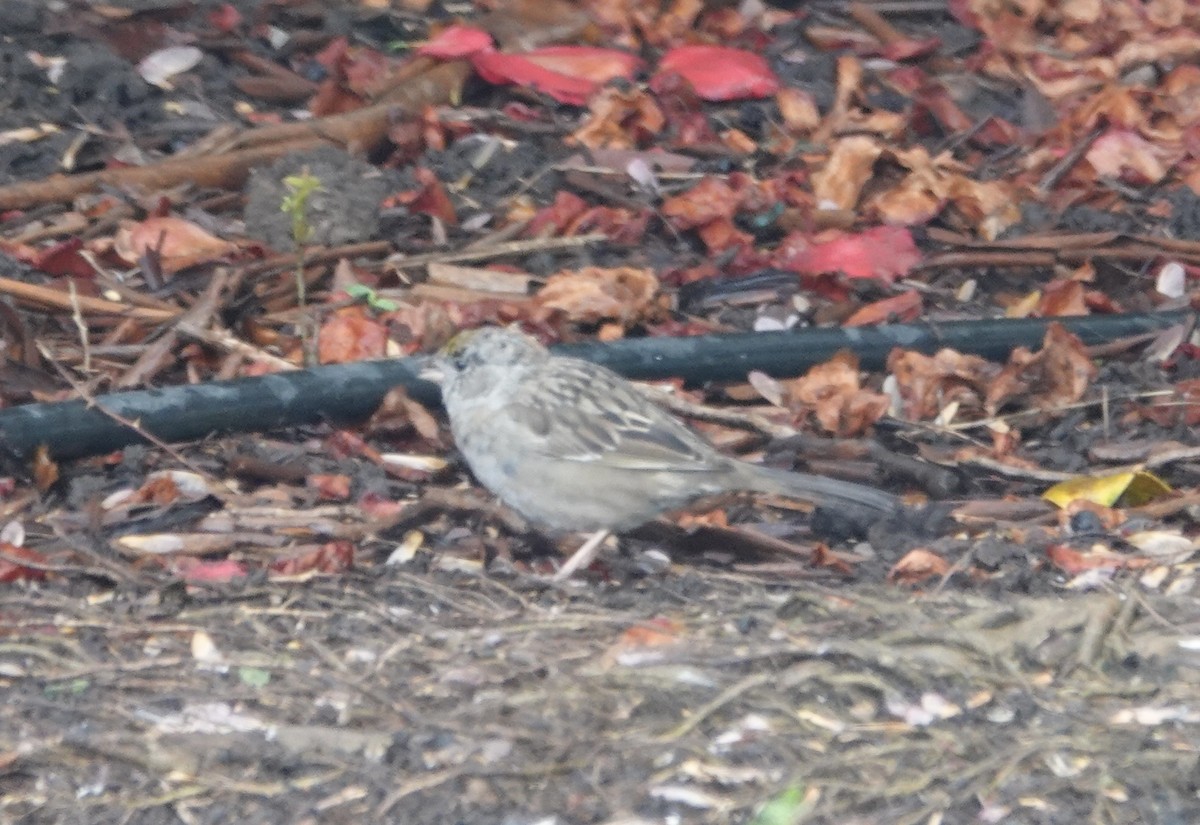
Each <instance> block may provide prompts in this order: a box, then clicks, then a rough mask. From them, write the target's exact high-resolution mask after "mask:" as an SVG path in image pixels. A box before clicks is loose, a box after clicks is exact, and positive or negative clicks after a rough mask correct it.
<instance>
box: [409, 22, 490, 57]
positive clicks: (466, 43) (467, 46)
mask: <svg viewBox="0 0 1200 825" xmlns="http://www.w3.org/2000/svg"><path fill="white" fill-rule="evenodd" d="M491 48H492V36H491V35H490V34H488V33H487V32H485V31H484V30H483V29H477V28H474V27H473V26H451V27H449V28H447V29H443V30H442V31H441V33H440V34H438V35H437V37H435V38H433V39H432V40H430V41H429V42H427V43H426V44H425V45H424V46H422V47H421V48H419V49H417V54H419V55H423V56H425V57H438V58H441V59H442V60H453V59H454V58H457V57H468V56H470V55H473V54H475V53H477V52H482V51H488V50H489V49H491Z"/></svg>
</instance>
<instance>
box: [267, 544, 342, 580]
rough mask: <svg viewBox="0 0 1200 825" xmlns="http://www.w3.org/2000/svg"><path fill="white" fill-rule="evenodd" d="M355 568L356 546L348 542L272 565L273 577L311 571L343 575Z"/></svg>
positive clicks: (323, 546)
mask: <svg viewBox="0 0 1200 825" xmlns="http://www.w3.org/2000/svg"><path fill="white" fill-rule="evenodd" d="M353 566H354V545H353V544H351V543H350V542H348V541H345V540H341V541H331V542H328V543H326V544H322V545H321V546H320V547H317V548H315V549H313V550H310V551H309V552H307V553H301V554H300V555H298V556H292V557H291V558H286V559H276V560H275V561H274V562H272V563H271V575H273V576H298V575H300V574H302V573H308V572H309V571H317V572H319V573H341V572H342V571H344V570H349V569H350V568H351V567H353Z"/></svg>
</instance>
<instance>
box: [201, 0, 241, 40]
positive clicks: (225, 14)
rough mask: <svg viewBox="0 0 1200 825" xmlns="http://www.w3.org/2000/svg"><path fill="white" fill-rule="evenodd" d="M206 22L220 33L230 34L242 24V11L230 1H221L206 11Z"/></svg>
mask: <svg viewBox="0 0 1200 825" xmlns="http://www.w3.org/2000/svg"><path fill="white" fill-rule="evenodd" d="M208 22H209V25H211V26H212V27H213V28H214V29H216V30H217V31H219V32H221V33H222V34H230V33H231V32H233V31H234V30H235V29H237V27H238V26H240V25H242V13H241V12H240V11H238V10H237V9H236V8H235V7H234V6H233V4H232V3H222V4H221V5H220V6H218V7H217V8H215V9H213V10H212V11H211V12H209V13H208Z"/></svg>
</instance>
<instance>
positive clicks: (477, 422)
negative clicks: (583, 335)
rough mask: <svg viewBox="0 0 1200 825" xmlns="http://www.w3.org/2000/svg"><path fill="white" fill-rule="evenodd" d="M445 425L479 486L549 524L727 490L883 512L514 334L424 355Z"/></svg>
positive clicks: (620, 527)
mask: <svg viewBox="0 0 1200 825" xmlns="http://www.w3.org/2000/svg"><path fill="white" fill-rule="evenodd" d="M426 375H427V377H430V378H432V379H433V380H436V381H438V382H439V383H440V385H441V389H442V400H443V402H444V403H445V406H446V412H447V413H448V415H449V417H450V428H451V430H452V431H453V433H454V439H455V441H456V442H457V444H458V448H459V450H460V451H461V453H462V455H463V457H464V458H465V459H466V461H467V464H469V465H470V467H471V471H472V472H473V473H474V474H475V477H476V478H477V479H478V480H479V481H480V482H482V483H483V485H484V486H485V487H487V488H488V489H489V490H491V491H492V492H493V493H495V494H496V495H497V496H499V497H500V499H501V500H502V501H503V502H504V503H505V504H507V505H508V506H510V507H512V508H513V509H514V510H516V511H517V512H518V513H520V514H521V515H522V516H524V517H525V518H527V519H529V520H531V521H533V522H535V523H537V524H539V525H541V526H543V527H548V528H550V529H552V530H559V531H580V532H582V531H613V532H621V531H625V530H630V529H632V528H634V527H637V526H639V525H641V524H644V523H645V522H647V521H650V520H651V519H653V518H654V517H655V516H657V515H659V514H660V513H662V512H664V511H667V510H671V509H675V508H678V507H682V506H683V505H684V504H687V503H688V502H689V501H691V500H693V499H696V498H699V497H702V496H707V495H713V494H716V493H724V492H729V491H733V490H748V491H755V492H760V493H772V494H777V495H783V496H789V497H795V498H800V499H804V500H806V501H813V502H815V503H817V504H825V505H836V506H843V507H851V508H857V509H858V510H860V511H861V510H862V508H869V509H871V510H874V511H879V512H883V513H887V512H890V511H892V510H894V509H896V507H897V505H898V501H897V499H896V498H895V497H894V496H891V495H889V494H887V493H885V492H882V491H881V490H876V489H874V488H871V487H864V486H862V485H859V484H852V483H850V482H846V481H837V480H834V479H828V478H822V477H820V476H814V475H807V474H804V473H792V472H786V471H783V470H775V469H771V468H768V467H761V466H758V465H755V464H749V463H747V462H744V461H738V460H736V459H733V458H729V457H728V456H724V455H722V454H721V453H719V452H717V450H716V449H715V448H714V447H712V446H711V445H710V444H709V443H708V442H706V441H704V440H703V439H702V438H701V437H700V436H699V435H697V434H696V433H694V432H693V431H692V430H690V429H688V427H686V426H685V425H684V424H682V423H681V422H680V421H679V420H677V419H676V418H674V417H673V416H672V415H671V414H670V413H668V412H667V411H665V410H664V409H662V408H661V407H659V406H657V405H656V404H654V403H653V402H652V401H651V400H650V399H649V398H647V397H646V395H644V394H643V393H642V392H640V391H639V390H638V389H637V388H636V387H634V386H633V385H632V384H630V383H629V382H628V381H627V380H625V379H624V378H622V377H621V376H619V375H617V374H616V373H614V372H612V371H611V370H609V369H606V368H605V367H601V366H599V365H597V364H593V363H590V362H588V361H581V360H578V359H575V358H564V357H561V356H555V355H551V354H550V352H549V351H548V350H547V349H546V348H545V347H543V346H542V345H541V344H540V343H538V342H537V341H535V340H534V339H533V338H530V337H529V336H527V335H523V334H521V333H519V332H516V331H513V330H509V329H500V328H494V327H492V328H485V329H480V330H475V331H470V332H465V333H461V334H460V335H458V336H456V337H455V338H454V339H453V340H452V341H451V342H450V343H449V344H447V345H446V346H445V347H444V348H443V349H442V350H441V351H440V352H439V353H438V354H437V355H436V356H435V357H434V359H433V362H432V369H431V370H429V371H427V373H426Z"/></svg>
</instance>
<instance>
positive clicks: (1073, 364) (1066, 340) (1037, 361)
mask: <svg viewBox="0 0 1200 825" xmlns="http://www.w3.org/2000/svg"><path fill="white" fill-rule="evenodd" d="M1096 375H1097V369H1096V365H1095V364H1094V363H1092V360H1091V358H1089V357H1088V354H1087V349H1086V348H1085V347H1084V345H1083V342H1082V341H1081V340H1079V337H1078V336H1077V335H1074V334H1072V333H1071V332H1069V331H1068V330H1067V328H1066V327H1064V326H1063V325H1062V324H1051V325H1050V326H1049V327H1048V328H1047V329H1046V337H1045V338H1044V339H1043V341H1042V348H1041V350H1040V351H1038V352H1037V353H1036V354H1035V353H1031V352H1030V351H1029V350H1027V349H1025V348H1024V347H1019V348H1017V349H1016V350H1014V351H1013V354H1012V356H1011V357H1010V358H1009V363H1008V364H1007V365H1006V366H1005V367H1004V369H1003V370H1001V371H1000V373H999V375H997V376H996V377H995V379H994V380H992V381H991V382H990V383H989V384H988V385H987V392H986V394H985V396H984V397H985V404H984V406H985V409H986V410H987V412H988V414H989V415H994V414H995V413H996V411H997V410H999V409H1000V407H1001V406H1002V405H1004V404H1005V403H1008V402H1009V401H1012V400H1013V399H1015V398H1023V399H1024V400H1026V403H1027V404H1028V405H1030V406H1033V407H1042V408H1045V407H1059V406H1062V405H1064V404H1072V403H1074V402H1076V401H1078V400H1079V399H1080V398H1082V397H1083V394H1084V393H1085V392H1086V391H1087V388H1088V387H1089V386H1091V383H1092V381H1094V380H1095V379H1096ZM1025 396H1027V398H1025Z"/></svg>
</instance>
